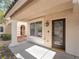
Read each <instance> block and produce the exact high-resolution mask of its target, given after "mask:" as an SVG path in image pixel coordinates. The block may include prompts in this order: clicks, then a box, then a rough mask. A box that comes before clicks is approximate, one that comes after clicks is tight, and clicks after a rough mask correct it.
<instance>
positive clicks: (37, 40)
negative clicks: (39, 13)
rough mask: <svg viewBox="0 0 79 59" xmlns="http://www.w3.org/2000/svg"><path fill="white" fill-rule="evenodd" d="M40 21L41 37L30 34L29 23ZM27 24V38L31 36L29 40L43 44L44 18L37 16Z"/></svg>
mask: <svg viewBox="0 0 79 59" xmlns="http://www.w3.org/2000/svg"><path fill="white" fill-rule="evenodd" d="M39 21H42V37H36V36H30V23H34V22H39ZM28 24H29V26H28V28H29V29H28V30H29V31H28V32H29V34H28V35H29V38H31V41H33V42H35V43H37V44H40V45H44V18H38V19H34V20H31V21H29V22H28Z"/></svg>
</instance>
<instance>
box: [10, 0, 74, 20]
mask: <svg viewBox="0 0 79 59" xmlns="http://www.w3.org/2000/svg"><path fill="white" fill-rule="evenodd" d="M72 7H73V5H72V0H50V1H49V0H34V1H33V2H32V3H30V4H29V5H28V6H24V7H23V8H22V9H20V10H18V11H17V12H16V13H15V14H13V15H12V16H11V17H12V18H13V19H14V20H22V21H23V20H29V19H33V18H36V17H40V16H44V15H47V14H50V13H55V12H59V11H63V10H66V9H70V8H72Z"/></svg>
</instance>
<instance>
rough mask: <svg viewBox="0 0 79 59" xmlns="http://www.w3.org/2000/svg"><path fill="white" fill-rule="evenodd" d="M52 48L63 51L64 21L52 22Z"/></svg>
mask: <svg viewBox="0 0 79 59" xmlns="http://www.w3.org/2000/svg"><path fill="white" fill-rule="evenodd" d="M52 43H53V44H52V47H53V48H58V49H65V19H57V20H53V21H52Z"/></svg>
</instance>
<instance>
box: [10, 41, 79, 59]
mask: <svg viewBox="0 0 79 59" xmlns="http://www.w3.org/2000/svg"><path fill="white" fill-rule="evenodd" d="M33 45H36V44H32V43H28V42H26V43H23V44H21V45H18V46H15V47H10V49H11V50H12V52H13V53H14V54H17V53H20V54H21V55H22V56H23V57H24V58H25V59H36V58H35V57H33V56H32V55H30V54H29V53H27V52H25V49H27V48H29V47H31V46H33ZM53 51H55V52H56V55H55V57H54V59H79V57H76V56H73V55H70V54H67V53H65V52H63V51H56V50H54V49H53Z"/></svg>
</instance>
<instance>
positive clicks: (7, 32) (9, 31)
mask: <svg viewBox="0 0 79 59" xmlns="http://www.w3.org/2000/svg"><path fill="white" fill-rule="evenodd" d="M5 33H6V34H11V23H10V24H8V25H5Z"/></svg>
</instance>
